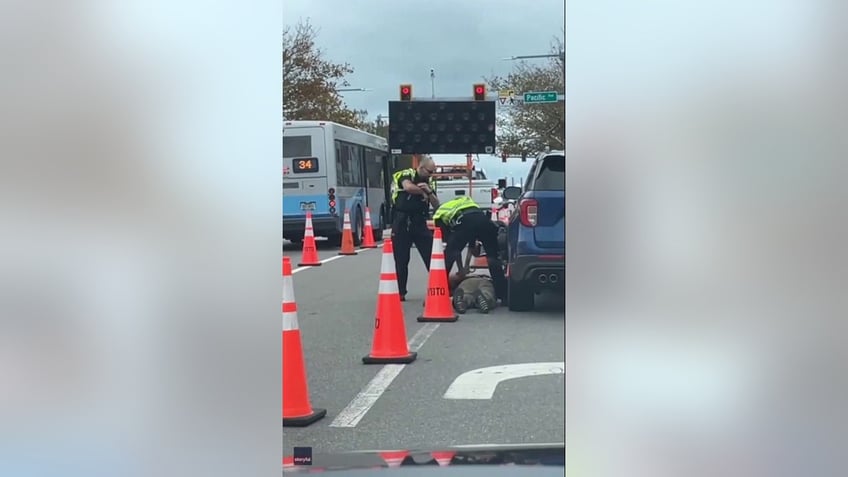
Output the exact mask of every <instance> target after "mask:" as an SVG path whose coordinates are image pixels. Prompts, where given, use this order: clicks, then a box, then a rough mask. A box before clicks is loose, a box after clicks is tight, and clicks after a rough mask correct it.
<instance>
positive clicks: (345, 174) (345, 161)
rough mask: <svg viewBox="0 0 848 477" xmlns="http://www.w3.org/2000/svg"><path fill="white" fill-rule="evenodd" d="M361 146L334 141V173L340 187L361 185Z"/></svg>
mask: <svg viewBox="0 0 848 477" xmlns="http://www.w3.org/2000/svg"><path fill="white" fill-rule="evenodd" d="M361 149H362V148H361V147H357V146H353V145H351V144H347V143H342V142H341V141H336V151H337V154H336V175H337V179H338V184H339V186H340V187H362V186H363V185H364V184H363V178H362V155H361Z"/></svg>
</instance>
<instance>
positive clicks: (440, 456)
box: [430, 451, 456, 467]
mask: <svg viewBox="0 0 848 477" xmlns="http://www.w3.org/2000/svg"><path fill="white" fill-rule="evenodd" d="M430 455H432V456H433V458H434V459H436V462H437V463H438V464H439V466H440V467H445V466H448V465H450V463H451V461H452V460H453V458H454V456H455V455H456V451H433V452H431V453H430Z"/></svg>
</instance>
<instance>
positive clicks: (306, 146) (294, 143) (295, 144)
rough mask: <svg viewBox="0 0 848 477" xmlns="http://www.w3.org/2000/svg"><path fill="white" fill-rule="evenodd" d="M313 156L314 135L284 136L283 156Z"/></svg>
mask: <svg viewBox="0 0 848 477" xmlns="http://www.w3.org/2000/svg"><path fill="white" fill-rule="evenodd" d="M310 156H312V136H283V157H285V158H290V157H310Z"/></svg>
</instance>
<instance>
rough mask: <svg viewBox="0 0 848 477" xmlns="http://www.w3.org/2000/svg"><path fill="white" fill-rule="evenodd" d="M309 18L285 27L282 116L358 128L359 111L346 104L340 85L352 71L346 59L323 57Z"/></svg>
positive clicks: (345, 83) (341, 85) (343, 83)
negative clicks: (343, 60)
mask: <svg viewBox="0 0 848 477" xmlns="http://www.w3.org/2000/svg"><path fill="white" fill-rule="evenodd" d="M317 37H318V29H316V28H315V27H313V26H312V25H311V24H310V23H309V20H306V21H301V22H299V23H298V24H297V25H295V26H294V27H288V26H287V27H286V28H284V29H283V116H284V117H285V118H286V119H287V120H325V121H333V122H336V123H339V124H344V125H346V126H351V127H356V128H359V127H361V126H362V121H361V119H360V116H359V114H357V112H356V111H353V110H351V109H349V108H348V107H347V105H345V103H344V101H343V100H342V97H341V96H340V95H339V93H338V88H339V87H343V86H348V85H349V84H348V83H347V81H345V80H344V78H345V76H347V75H349V74H351V73H353V68H352V67H351V66H350V65H349V64H347V63H333V62H332V61H330V60H328V59H326V58H325V57H324V51H322V50H321V49H319V48H318V46H317V45H316V43H315V39H316V38H317Z"/></svg>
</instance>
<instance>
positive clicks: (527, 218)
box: [518, 199, 539, 227]
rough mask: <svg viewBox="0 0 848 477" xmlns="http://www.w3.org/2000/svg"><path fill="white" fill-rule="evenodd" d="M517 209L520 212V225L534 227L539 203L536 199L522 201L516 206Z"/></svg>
mask: <svg viewBox="0 0 848 477" xmlns="http://www.w3.org/2000/svg"><path fill="white" fill-rule="evenodd" d="M518 208H519V210H520V211H521V225H523V226H525V227H535V226H536V218H537V216H538V212H539V203H538V202H537V201H536V199H524V200H522V201H521V202H520V203H519V204H518Z"/></svg>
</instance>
